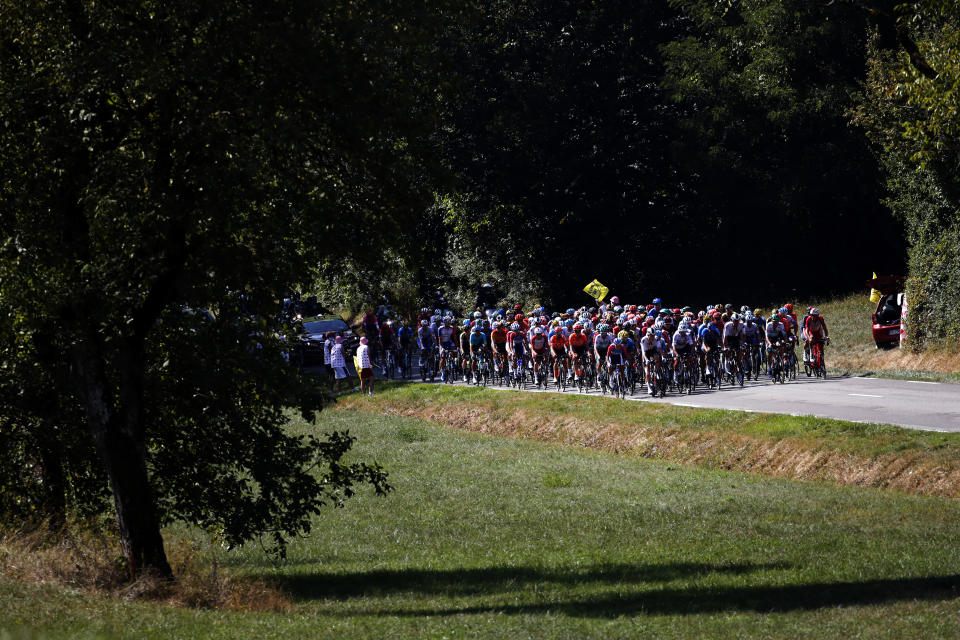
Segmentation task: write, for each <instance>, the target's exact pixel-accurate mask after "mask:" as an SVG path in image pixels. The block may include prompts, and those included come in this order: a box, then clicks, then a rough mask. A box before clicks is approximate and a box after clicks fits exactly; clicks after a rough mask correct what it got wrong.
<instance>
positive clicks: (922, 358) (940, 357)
mask: <svg viewBox="0 0 960 640" xmlns="http://www.w3.org/2000/svg"><path fill="white" fill-rule="evenodd" d="M808 306H815V307H819V309H820V311H821V313H823V316H824V317H825V318H826V319H827V326H828V327H829V329H830V338H831V340H830V346H829V347H827V351H826V355H827V364H828V366H829V367H830V368H831V369H833V370H834V371H837V372H838V373H846V374H849V375H861V376H876V377H883V378H899V379H905V380H927V381H933V382H954V383H960V344H935V345H932V346H930V347H929V348H928V349H926V350H925V351H924V352H922V353H914V352H912V351H910V350H909V349H899V348H895V349H885V350H878V349H877V347H876V344H875V343H874V341H873V334H872V333H871V314H872V313H873V312H874V310H875V309H876V306H877V305H876V303H874V302H870V299H869V296H868V295H867V292H866V291H864V292H863V293H856V294H851V295H848V296H843V297H839V298H831V299H827V300H814V301H802V302H798V303H796V309H797V311H798V315H799V316H801V317H802V316H803V310H804V309H806V308H807V307H808Z"/></svg>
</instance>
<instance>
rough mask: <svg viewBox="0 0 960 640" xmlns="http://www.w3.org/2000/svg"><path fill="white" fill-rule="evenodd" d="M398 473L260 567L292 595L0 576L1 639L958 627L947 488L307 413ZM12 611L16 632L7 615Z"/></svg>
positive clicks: (248, 567) (891, 631) (804, 633)
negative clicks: (68, 585)
mask: <svg viewBox="0 0 960 640" xmlns="http://www.w3.org/2000/svg"><path fill="white" fill-rule="evenodd" d="M298 428H300V429H302V430H303V431H308V430H316V431H329V430H332V429H341V430H343V429H349V430H350V432H351V433H352V434H354V435H356V436H358V437H359V442H358V445H357V448H356V452H355V453H354V454H353V455H354V456H356V457H357V458H359V459H366V460H369V459H377V460H379V461H380V462H382V463H383V464H384V465H385V466H386V467H387V468H388V469H389V470H390V473H391V481H392V483H393V485H394V486H395V488H396V490H395V491H394V492H393V493H392V494H390V495H389V496H388V497H387V498H376V497H373V496H371V495H368V494H367V493H365V492H362V493H361V494H359V495H357V496H356V497H355V498H354V499H353V500H351V501H350V502H349V503H348V505H347V507H346V508H345V509H343V510H339V511H333V510H330V511H327V512H325V513H323V514H322V515H321V516H320V517H318V518H317V520H316V532H315V534H314V535H313V536H312V537H310V538H309V539H305V540H298V541H296V542H295V543H294V544H293V545H292V546H291V548H290V553H289V557H288V560H287V561H286V562H285V563H283V564H281V565H279V566H274V565H273V564H272V563H271V562H270V560H269V559H268V558H267V557H265V556H264V555H263V553H262V552H261V551H259V549H258V548H257V547H256V545H249V546H248V547H246V548H243V549H240V550H238V551H236V552H233V553H231V554H226V553H224V552H222V551H219V550H215V549H214V550H211V553H212V554H214V555H216V557H217V558H218V562H219V563H220V565H221V567H222V566H223V565H225V564H229V565H230V566H231V567H232V568H233V570H236V571H240V572H244V573H248V574H252V575H258V576H264V575H265V576H271V577H274V578H276V579H278V580H279V581H280V582H281V583H282V584H283V585H284V586H285V587H286V588H287V589H288V591H289V592H290V593H291V594H292V597H293V598H294V600H295V602H296V604H297V610H296V611H295V612H293V613H285V614H269V613H258V614H251V613H246V614H244V613H231V612H224V611H196V610H182V609H172V608H168V607H161V606H156V605H151V604H149V603H144V602H124V601H121V600H116V599H109V598H104V597H98V596H94V595H90V594H86V593H82V592H75V591H70V590H66V589H63V588H55V587H49V586H46V587H45V586H24V585H17V584H9V583H0V628H5V629H10V630H17V629H21V631H16V632H15V635H14V636H13V637H15V638H21V637H23V638H47V637H49V638H61V637H81V638H82V637H104V638H191V639H193V638H253V637H256V638H284V639H288V638H337V639H341V638H378V639H379V638H638V637H644V638H646V637H656V638H711V637H712V638H735V637H739V638H747V637H749V638H791V639H792V638H818V639H819V638H825V637H851V638H855V637H860V638H898V639H899V638H910V637H914V638H954V637H957V635H958V633H960V607H958V606H957V605H958V604H960V591H958V589H960V547H958V546H957V545H956V540H957V537H958V534H960V503H958V502H955V501H950V500H945V499H940V498H933V497H922V496H908V495H903V494H896V493H890V492H883V491H877V490H871V489H860V488H853V487H838V486H834V485H830V484H822V483H797V482H791V481H786V480H776V479H767V478H762V477H758V476H752V475H745V474H740V473H735V472H724V471H710V470H703V469H694V468H688V467H682V466H677V465H674V464H668V463H665V462H662V461H651V460H645V459H639V458H633V457H624V456H617V455H612V454H606V453H599V452H591V451H586V450H582V449H577V448H570V447H563V446H558V445H548V444H542V443H537V442H529V441H522V440H512V439H505V438H498V437H491V436H483V435H478V434H473V433H467V432H462V431H457V430H453V429H447V428H443V427H438V426H435V425H431V424H430V423H426V422H423V421H419V420H414V419H408V418H398V417H386V416H381V415H375V414H369V413H358V412H353V411H343V410H338V411H328V412H325V413H324V415H323V417H322V419H321V422H320V424H319V425H317V426H316V427H311V426H308V425H300V426H299V427H298ZM23 628H29V629H31V631H22V629H23Z"/></svg>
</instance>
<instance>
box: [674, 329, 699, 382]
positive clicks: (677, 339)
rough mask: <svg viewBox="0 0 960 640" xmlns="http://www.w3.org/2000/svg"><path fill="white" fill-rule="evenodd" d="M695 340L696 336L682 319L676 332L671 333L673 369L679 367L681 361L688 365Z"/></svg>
mask: <svg viewBox="0 0 960 640" xmlns="http://www.w3.org/2000/svg"><path fill="white" fill-rule="evenodd" d="M695 341H696V338H695V337H694V336H693V333H692V332H691V331H690V325H689V324H688V323H687V321H686V320H682V321H681V322H680V327H679V328H677V331H676V333H674V334H673V355H674V356H675V357H676V363H675V365H674V371H677V370H678V369H679V367H680V363H681V362H684V363H686V364H687V365H688V366H689V365H690V356H691V355H692V354H693V346H694V343H695ZM694 375H695V374H694ZM678 382H679V381H678Z"/></svg>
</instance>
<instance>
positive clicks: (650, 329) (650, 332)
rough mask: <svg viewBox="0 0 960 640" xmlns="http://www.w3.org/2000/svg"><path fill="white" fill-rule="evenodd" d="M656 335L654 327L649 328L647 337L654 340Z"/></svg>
mask: <svg viewBox="0 0 960 640" xmlns="http://www.w3.org/2000/svg"><path fill="white" fill-rule="evenodd" d="M653 334H654V331H653V327H647V337H648V338H652V337H653Z"/></svg>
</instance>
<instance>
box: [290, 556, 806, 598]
mask: <svg viewBox="0 0 960 640" xmlns="http://www.w3.org/2000/svg"><path fill="white" fill-rule="evenodd" d="M785 568H788V565H785V564H729V565H719V564H718V565H713V564H705V563H674V564H644V565H631V564H611V565H597V566H589V567H569V568H567V567H563V568H556V569H551V568H541V567H486V568H477V569H447V570H425V569H401V570H393V571H386V570H384V571H368V572H363V573H350V574H335V573H331V574H324V573H311V574H300V575H291V576H285V577H282V578H280V581H281V584H282V586H283V588H284V590H285V591H286V592H287V593H289V594H290V595H291V596H293V597H295V598H298V599H302V600H309V599H317V598H334V599H348V598H354V597H359V596H374V597H376V596H382V595H387V594H391V593H397V592H403V593H415V594H437V595H451V596H464V595H476V596H482V595H489V594H497V593H502V592H505V591H515V590H516V589H518V588H522V587H524V586H526V585H529V584H557V585H567V586H571V587H575V586H577V585H594V587H592V588H595V585H597V584H610V585H624V584H631V583H635V584H642V583H650V582H669V581H671V580H676V579H679V578H686V577H690V576H698V575H706V574H711V573H726V574H734V575H736V574H745V573H750V572H754V571H766V570H779V569H785Z"/></svg>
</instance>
